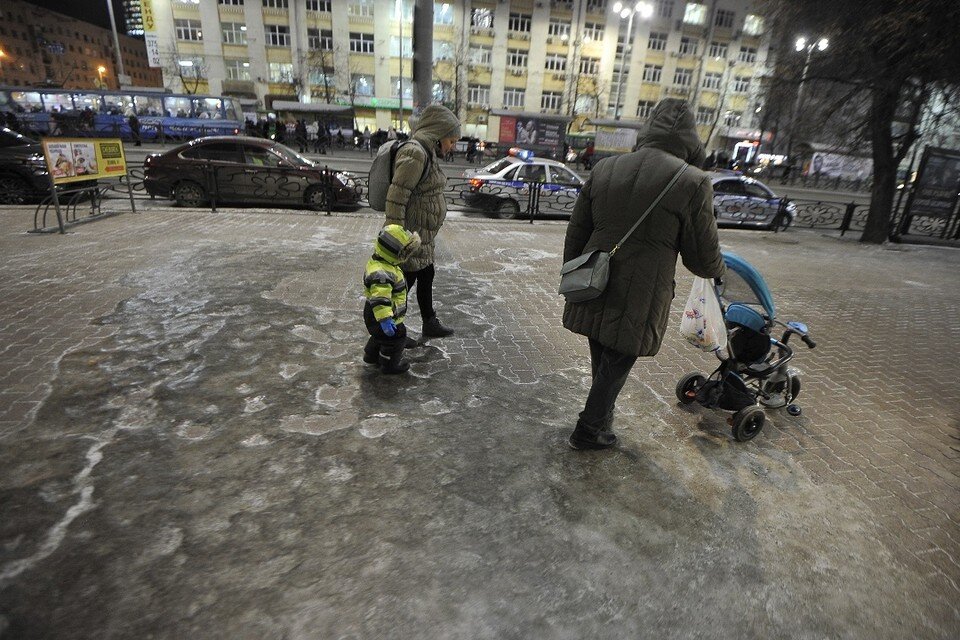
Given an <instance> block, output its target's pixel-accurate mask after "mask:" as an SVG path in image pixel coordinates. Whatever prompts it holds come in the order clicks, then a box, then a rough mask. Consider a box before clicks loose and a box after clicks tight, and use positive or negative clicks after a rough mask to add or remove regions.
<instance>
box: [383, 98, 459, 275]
mask: <svg viewBox="0 0 960 640" xmlns="http://www.w3.org/2000/svg"><path fill="white" fill-rule="evenodd" d="M451 136H455V137H457V138H459V137H460V121H459V120H458V119H457V116H455V115H454V114H453V112H452V111H450V110H449V109H447V108H446V107H444V106H443V105H439V104H432V105H430V106H429V107H427V108H426V109H424V110H423V113H421V114H420V118H419V120H418V121H417V125H416V128H415V129H414V130H413V139H414V140H415V141H416V142H419V143H420V144H405V145H403V146H401V147H400V149H399V150H397V157H396V161H395V163H394V169H393V181H392V182H391V183H390V187H389V188H388V189H387V212H386V213H387V221H386V224H399V225H401V226H402V227H403V228H404V229H406V230H407V231H416V232H417V234H419V236H420V241H421V245H420V248H419V249H418V250H417V251H415V252H414V253H413V255H412V256H410V258H408V259H407V261H406V262H404V263H403V269H404V270H405V271H419V270H421V269H424V268H426V267H429V266H430V265H431V264H433V243H434V240H435V239H436V237H437V232H439V231H440V227H441V226H442V225H443V221H444V219H445V218H446V217H447V204H446V201H445V200H444V199H443V189H444V187H445V186H446V184H447V178H446V176H445V175H444V174H443V170H442V169H441V168H440V162H439V159H438V158H437V155H436V148H437V142H439V141H440V139H441V138H448V137H451ZM428 153H429V154H430V158H429V160H430V163H429V167H427V160H428V158H427V154H428ZM425 167H426V173H424V168H425ZM421 176H422V179H421Z"/></svg>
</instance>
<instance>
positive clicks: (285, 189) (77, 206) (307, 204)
mask: <svg viewBox="0 0 960 640" xmlns="http://www.w3.org/2000/svg"><path fill="white" fill-rule="evenodd" d="M249 171H250V168H249V167H238V168H233V167H225V166H223V165H214V164H210V165H207V166H204V167H201V168H198V169H197V172H196V173H195V174H192V175H191V176H185V178H184V179H185V180H189V181H192V182H195V183H196V184H199V185H200V186H202V187H203V191H204V193H203V198H202V202H199V203H196V205H197V206H203V207H207V208H210V209H211V210H213V211H216V210H217V209H218V207H222V206H223V205H224V204H241V205H251V206H256V204H258V203H259V202H262V203H264V204H270V203H274V204H279V203H281V202H287V203H290V204H299V205H300V206H302V207H303V208H305V209H310V210H312V211H314V212H315V213H318V214H319V213H326V214H327V215H330V214H331V213H332V212H333V211H334V210H356V209H358V208H363V207H367V206H369V203H368V201H367V183H368V179H369V174H367V173H362V172H338V171H337V170H336V169H333V168H330V167H326V166H325V167H323V173H322V174H321V175H322V176H323V177H322V179H321V180H319V181H315V182H314V183H313V184H311V185H310V186H309V187H307V188H304V187H303V186H302V185H301V184H299V183H296V182H294V181H293V180H290V179H287V178H284V177H282V176H278V177H276V178H275V179H273V180H260V182H259V183H257V184H254V185H253V186H252V187H249V188H248V190H247V191H246V192H244V191H242V190H239V189H236V188H234V187H233V186H231V183H233V182H236V181H238V180H241V179H242V180H249V177H248V176H247V175H246V174H247V173H248V172H249ZM338 174H339V175H344V174H346V175H347V176H349V177H350V182H349V184H343V183H342V182H341V180H340V178H338V177H337V176H338ZM127 180H129V183H130V188H131V189H132V193H133V197H134V198H150V199H153V196H150V195H149V194H148V193H147V192H146V189H145V187H144V169H143V167H142V166H141V165H134V164H131V165H129V177H124V178H122V179H121V180H120V181H119V182H115V183H112V184H107V185H99V186H98V187H97V188H96V189H95V190H93V191H87V190H82V189H77V190H73V191H71V192H68V193H67V199H66V200H65V202H66V205H65V207H66V208H67V210H68V212H69V213H68V214H67V215H68V220H69V221H73V220H78V219H79V218H81V217H82V216H84V215H86V216H87V217H88V218H90V217H97V216H99V215H101V212H102V211H103V210H102V207H101V201H102V200H104V199H110V198H128V197H129V196H128V193H127V184H126V183H127ZM250 189H252V190H250ZM345 190H348V191H353V192H354V193H356V194H357V197H356V198H350V197H347V198H344V197H343V192H344V191H345ZM577 195H578V193H577V191H576V190H575V189H573V188H570V187H569V185H559V184H551V183H539V182H538V183H520V182H502V183H498V184H490V183H484V184H483V185H482V186H478V185H477V184H475V183H474V182H471V180H470V179H469V178H449V179H448V180H447V183H446V187H445V189H444V199H445V200H446V202H447V207H448V208H449V209H450V210H454V211H462V212H467V213H475V214H478V215H484V216H490V217H498V218H506V219H514V220H526V221H529V222H531V223H532V222H533V221H534V220H536V219H566V218H569V216H570V215H571V214H572V213H573V208H574V205H575V203H576V201H577ZM902 204H903V203H902V202H898V203H897V205H899V206H897V207H896V209H897V210H896V211H895V213H894V216H893V221H892V222H893V224H892V227H891V228H892V229H894V230H895V229H897V228H898V225H899V222H900V219H901V216H902ZM788 205H792V207H794V215H793V218H792V220H789V217H788V215H787V207H788ZM717 213H718V216H719V217H718V224H719V225H720V226H721V227H728V228H730V227H732V228H753V229H766V230H773V231H777V232H779V231H782V230H784V229H786V228H787V227H788V226H792V227H793V228H800V229H820V230H829V231H839V232H840V235H844V234H846V233H848V232H862V231H863V230H864V228H865V227H866V222H867V216H868V213H869V204H862V203H856V202H842V201H837V200H832V201H831V200H813V199H802V198H782V199H780V203H779V208H776V207H770V206H769V205H767V206H764V203H762V202H757V203H751V204H748V205H745V206H740V207H737V208H736V209H735V210H733V209H729V210H728V209H723V210H719V209H718V211H717ZM49 214H50V202H49V199H48V200H45V201H44V203H42V204H41V205H40V206H39V207H38V208H37V213H36V215H35V229H40V228H43V227H48V226H49V225H48V224H47V222H49ZM894 235H895V232H894ZM910 235H911V236H923V237H932V238H946V239H954V240H956V239H960V219H958V217H956V216H955V217H953V218H949V219H943V218H934V217H914V218H912V220H911V224H910Z"/></svg>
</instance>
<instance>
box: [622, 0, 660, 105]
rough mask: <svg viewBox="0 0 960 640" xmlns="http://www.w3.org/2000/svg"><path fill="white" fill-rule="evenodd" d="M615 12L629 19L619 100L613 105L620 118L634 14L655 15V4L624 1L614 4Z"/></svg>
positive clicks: (644, 16) (642, 15) (645, 16)
mask: <svg viewBox="0 0 960 640" xmlns="http://www.w3.org/2000/svg"><path fill="white" fill-rule="evenodd" d="M613 12H614V13H616V14H618V15H619V16H620V19H621V20H622V19H624V18H626V19H627V39H626V41H625V42H624V43H623V54H622V55H621V56H620V73H619V74H618V76H617V100H616V103H615V104H614V107H613V117H614V119H615V120H619V119H620V94H621V92H622V91H623V68H624V67H625V66H626V65H627V59H628V57H629V55H630V45H631V44H632V42H633V16H634V14H640V17H641V18H644V19H647V18H649V17H650V16H652V15H653V5H652V4H650V3H649V2H638V3H636V4H635V5H633V6H632V7H631V6H627V5H624V3H622V2H615V3H614V4H613Z"/></svg>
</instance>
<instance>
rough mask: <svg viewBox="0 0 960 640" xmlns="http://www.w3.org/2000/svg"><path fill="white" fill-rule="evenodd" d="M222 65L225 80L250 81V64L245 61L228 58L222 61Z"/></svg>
mask: <svg viewBox="0 0 960 640" xmlns="http://www.w3.org/2000/svg"><path fill="white" fill-rule="evenodd" d="M223 64H224V66H225V67H226V69H227V80H249V79H250V63H249V62H247V61H246V60H231V59H229V58H228V59H226V60H224V61H223Z"/></svg>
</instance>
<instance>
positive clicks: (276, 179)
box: [143, 136, 362, 209]
mask: <svg viewBox="0 0 960 640" xmlns="http://www.w3.org/2000/svg"><path fill="white" fill-rule="evenodd" d="M143 169H144V179H143V184H144V187H145V188H146V191H147V193H149V194H150V195H152V196H162V197H169V198H173V199H174V200H176V201H177V204H178V205H180V206H182V207H199V206H203V205H204V203H206V202H208V201H209V200H210V198H211V197H213V196H215V197H216V199H217V202H235V203H244V204H248V203H249V204H253V203H270V204H277V205H297V204H302V205H307V206H308V207H310V208H312V209H323V208H326V206H327V199H328V198H331V202H330V205H331V206H344V205H355V204H356V203H357V202H358V201H359V200H360V197H361V195H362V190H361V188H360V185H359V183H358V182H357V180H356V177H355V176H354V175H353V174H350V173H345V172H342V171H335V170H332V169H331V170H325V169H324V168H323V167H321V166H319V165H317V164H316V163H315V162H313V161H312V160H308V159H307V158H305V157H303V156H302V155H300V154H299V153H297V152H296V151H294V150H293V149H290V148H289V147H286V146H284V145H282V144H279V143H277V142H273V141H271V140H264V139H262V138H249V137H245V136H236V137H230V136H213V137H208V138H198V139H196V140H193V141H191V142H188V143H186V144H183V145H180V146H179V147H176V148H174V149H171V150H170V151H167V152H166V153H163V154H155V155H151V156H148V157H147V159H146V161H145V162H144V164H143Z"/></svg>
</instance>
